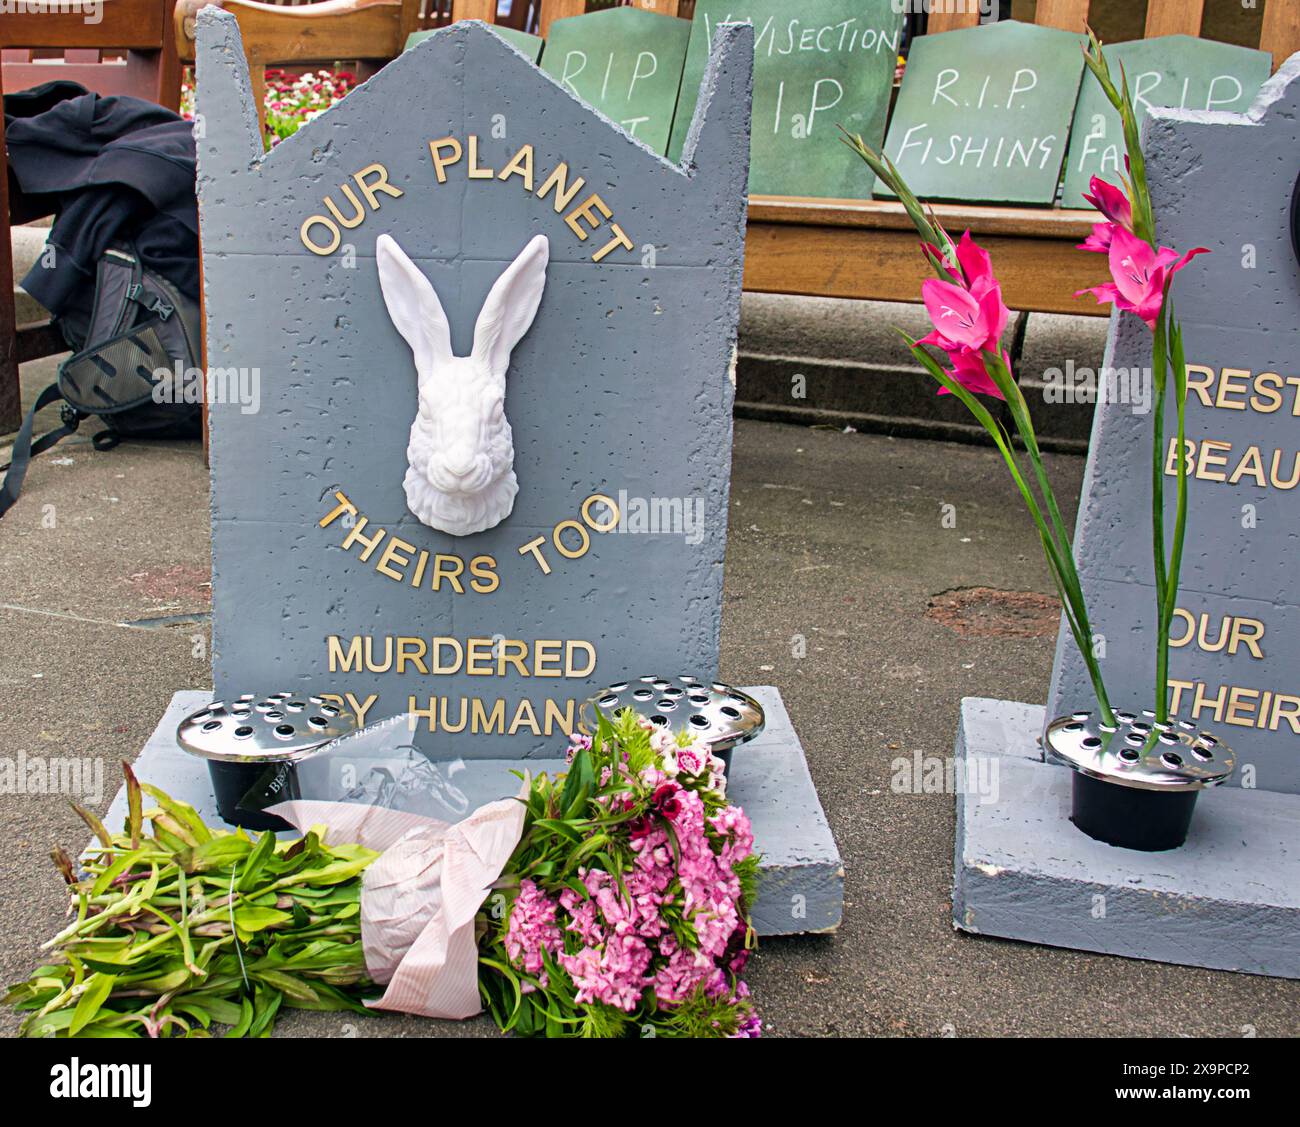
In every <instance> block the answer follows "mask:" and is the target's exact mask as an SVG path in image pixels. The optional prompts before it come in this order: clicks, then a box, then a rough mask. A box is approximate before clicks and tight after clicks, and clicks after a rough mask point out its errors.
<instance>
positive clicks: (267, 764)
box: [176, 692, 357, 832]
mask: <svg viewBox="0 0 1300 1127" xmlns="http://www.w3.org/2000/svg"><path fill="white" fill-rule="evenodd" d="M356 730H357V718H356V717H355V716H354V715H353V714H352V713H351V712H348V711H346V710H345V709H342V708H340V707H339V706H338V705H336V704H331V703H330V702H329V701H327V700H326V699H324V698H323V697H320V696H310V695H307V694H304V695H301V696H298V695H295V694H293V693H285V692H280V693H271V694H270V695H269V696H265V697H262V696H258V695H256V694H254V693H246V694H244V695H243V696H241V697H239V699H238V700H235V701H232V702H229V703H228V702H226V701H224V700H214V701H213V702H212V703H211V704H208V705H205V706H204V707H203V708H200V709H198V710H197V711H196V712H193V713H191V714H190V715H189V716H187V717H186V718H185V719H184V720H182V721H181V722H180V724H179V726H178V727H177V729H176V742H177V743H179V744H180V746H181V747H182V748H183V749H184V750H185V751H188V752H189V753H190V754H191V755H197V756H198V757H199V758H201V759H206V760H207V761H208V774H209V776H210V777H211V779H212V789H213V792H214V795H215V797H216V800H217V811H218V813H220V815H221V817H222V818H223V819H224V820H225V821H227V822H229V823H230V824H231V825H235V826H243V827H244V828H246V829H250V830H276V831H277V832H278V831H280V830H291V829H293V827H292V826H290V825H289V823H288V822H286V821H284V819H282V818H278V817H276V816H275V815H274V814H268V813H267V812H266V811H265V810H263V809H262V808H261V807H262V806H263V805H266V803H265V801H263V802H262V803H260V804H258V805H247V806H246V805H244V799H245V796H247V795H248V794H249V792H250V791H252V790H253V789H254V788H257V790H258V792H259V793H260V794H261V795H262V796H263V797H265V795H266V794H268V793H273V792H277V791H278V792H282V793H281V794H280V797H281V798H283V799H288V798H292V797H294V795H293V793H292V785H293V766H294V764H296V763H299V762H301V761H302V760H303V759H305V758H307V757H308V756H311V755H314V754H316V753H317V752H319V751H321V750H323V749H324V748H325V747H326V746H328V745H330V744H333V743H334V741H335V740H338V739H341V738H342V737H344V736H347V735H351V734H352V733H354V732H355V731H356Z"/></svg>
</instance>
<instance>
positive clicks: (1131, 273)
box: [1076, 227, 1209, 330]
mask: <svg viewBox="0 0 1300 1127" xmlns="http://www.w3.org/2000/svg"><path fill="white" fill-rule="evenodd" d="M1208 253H1209V250H1208V248H1206V247H1196V248H1195V249H1193V250H1189V251H1188V252H1187V253H1186V254H1184V255H1183V256H1182V257H1181V258H1180V257H1179V255H1178V252H1177V251H1176V250H1172V249H1171V248H1169V247H1160V248H1159V249H1158V250H1157V249H1156V248H1154V247H1152V246H1151V244H1150V243H1148V242H1146V240H1144V239H1139V238H1138V237H1137V236H1136V235H1134V234H1132V233H1131V232H1129V231H1126V230H1124V229H1123V228H1122V227H1116V228H1115V230H1114V232H1113V234H1112V238H1111V244H1110V251H1109V258H1110V276H1111V278H1112V281H1109V282H1104V283H1103V284H1102V285H1100V286H1090V287H1089V288H1088V289H1086V290H1079V291H1078V294H1076V296H1079V295H1081V294H1085V293H1091V294H1092V295H1093V296H1095V297H1096V299H1097V301H1098V302H1107V301H1111V302H1114V303H1115V307H1116V308H1117V309H1125V310H1128V311H1129V312H1130V313H1136V314H1137V315H1138V316H1139V317H1141V318H1142V320H1143V321H1145V322H1146V325H1147V328H1149V329H1153V330H1154V329H1155V327H1156V321H1158V320H1159V318H1160V311H1161V309H1162V308H1163V306H1164V300H1165V282H1166V281H1167V279H1168V278H1169V276H1170V275H1172V274H1176V273H1177V272H1178V271H1179V270H1181V269H1182V268H1183V267H1184V266H1186V265H1187V264H1188V262H1190V261H1191V260H1192V259H1193V258H1195V257H1196V256H1197V255H1198V254H1208Z"/></svg>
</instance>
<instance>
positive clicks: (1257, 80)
mask: <svg viewBox="0 0 1300 1127" xmlns="http://www.w3.org/2000/svg"><path fill="white" fill-rule="evenodd" d="M1104 53H1105V55H1106V60H1107V62H1109V63H1110V68H1111V72H1112V73H1113V74H1114V75H1116V76H1118V75H1119V73H1120V67H1121V65H1122V66H1123V68H1124V71H1125V72H1126V73H1127V75H1128V83H1129V89H1130V91H1132V94H1133V99H1134V102H1135V104H1136V105H1137V107H1138V109H1139V111H1141V114H1142V117H1143V118H1144V119H1145V117H1146V112H1145V111H1147V110H1149V109H1151V108H1152V107H1154V106H1171V107H1174V108H1176V109H1180V110H1224V111H1228V112H1232V113H1241V112H1243V111H1245V110H1247V109H1249V108H1250V104H1251V102H1253V101H1254V100H1255V95H1256V94H1258V93H1259V88H1260V86H1262V85H1263V84H1264V82H1265V81H1266V80H1267V79H1268V76H1269V72H1270V70H1271V69H1272V67H1271V65H1270V58H1269V56H1268V54H1266V53H1265V52H1263V51H1254V50H1251V49H1250V48H1248V47H1234V46H1233V45H1231V44H1229V43H1215V42H1214V41H1212V40H1209V39H1196V38H1195V37H1193V36H1190V35H1166V36H1162V37H1160V38H1158V39H1135V40H1133V41H1132V42H1128V43H1116V44H1115V45H1114V46H1110V47H1106V48H1105V49H1104ZM1123 164H1124V137H1123V134H1122V132H1121V128H1120V123H1119V114H1117V113H1116V112H1115V110H1114V109H1113V108H1112V107H1111V104H1110V103H1109V102H1108V101H1107V100H1106V96H1105V95H1104V94H1103V93H1102V92H1101V87H1100V86H1098V85H1097V84H1096V83H1095V82H1093V81H1092V80H1091V79H1089V80H1087V81H1085V82H1084V84H1083V90H1082V91H1081V93H1080V94H1079V104H1078V106H1077V108H1076V109H1075V111H1074V127H1073V129H1072V130H1071V132H1070V153H1069V157H1068V158H1067V160H1066V163H1065V199H1064V205H1065V206H1066V207H1088V206H1090V205H1089V204H1088V201H1087V200H1085V199H1084V198H1083V193H1084V192H1085V191H1087V189H1088V183H1089V181H1090V180H1091V179H1092V177H1093V176H1094V175H1096V176H1101V177H1103V178H1104V179H1108V180H1111V181H1112V182H1114V181H1115V180H1116V178H1117V177H1118V175H1119V173H1120V171H1121V170H1122V168H1123Z"/></svg>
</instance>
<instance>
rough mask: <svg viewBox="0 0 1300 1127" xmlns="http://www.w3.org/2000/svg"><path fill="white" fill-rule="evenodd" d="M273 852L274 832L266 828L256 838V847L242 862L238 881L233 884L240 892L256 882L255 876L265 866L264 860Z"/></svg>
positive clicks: (256, 876) (257, 875)
mask: <svg viewBox="0 0 1300 1127" xmlns="http://www.w3.org/2000/svg"><path fill="white" fill-rule="evenodd" d="M274 852H275V834H274V833H272V832H271V831H270V830H267V831H266V832H265V833H264V834H262V836H261V837H260V838H258V840H257V847H256V848H255V849H254V850H253V852H252V853H251V854H250V855H249V857H248V860H246V861H245V862H244V866H243V868H242V869H241V870H240V873H239V881H238V883H237V884H236V885H235V887H236V888H237V889H239V891H240V892H247V891H248V890H249V889H250V888H253V887H254V886H255V885H256V884H257V878H258V877H259V876H260V875H261V873H262V870H263V869H264V868H265V867H266V862H267V860H268V859H269V858H270V856H271V854H272V853H274Z"/></svg>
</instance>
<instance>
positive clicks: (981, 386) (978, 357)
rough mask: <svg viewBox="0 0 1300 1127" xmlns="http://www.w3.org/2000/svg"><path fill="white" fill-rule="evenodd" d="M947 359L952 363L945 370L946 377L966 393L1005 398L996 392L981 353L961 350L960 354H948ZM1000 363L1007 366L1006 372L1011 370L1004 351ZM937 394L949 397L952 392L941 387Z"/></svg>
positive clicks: (1009, 360)
mask: <svg viewBox="0 0 1300 1127" xmlns="http://www.w3.org/2000/svg"><path fill="white" fill-rule="evenodd" d="M948 359H949V360H950V361H951V362H952V367H951V368H949V369H947V374H948V376H949V377H950V378H951V379H952V380H953V381H954V382H956V383H959V384H961V386H962V387H964V388H965V389H966V390H967V391H969V392H972V393H973V394H975V395H991V396H993V397H994V398H995V399H1005V398H1006V396H1005V395H1003V394H1002V392H1000V391H999V390H998V385H997V384H996V383H995V382H994V380H993V377H992V376H990V375H989V372H988V366H987V361H986V360H985V358H984V353H983V352H979V351H976V350H972V349H962V350H961V351H960V352H952V353H949V354H948ZM1002 363H1004V364H1005V365H1006V366H1007V370H1008V371H1009V370H1010V369H1011V357H1010V356H1009V355H1008V354H1007V353H1006V352H1005V351H1004V352H1003V353H1002ZM939 394H940V395H951V394H952V392H951V391H949V390H948V389H947V388H946V387H941V388H939Z"/></svg>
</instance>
